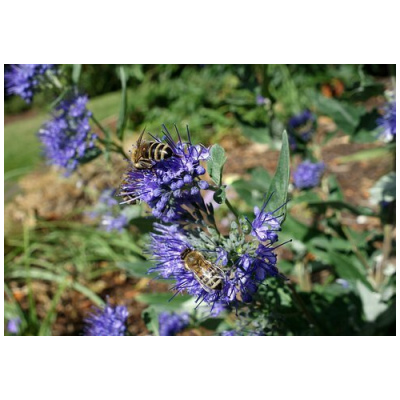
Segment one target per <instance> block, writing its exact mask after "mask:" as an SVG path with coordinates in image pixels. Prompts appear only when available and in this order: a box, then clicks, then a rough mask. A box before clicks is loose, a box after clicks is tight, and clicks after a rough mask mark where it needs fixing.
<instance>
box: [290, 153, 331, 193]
mask: <svg viewBox="0 0 400 400" xmlns="http://www.w3.org/2000/svg"><path fill="white" fill-rule="evenodd" d="M324 169H325V164H324V163H323V162H319V163H315V164H314V163H312V162H311V161H309V160H307V161H304V162H302V163H301V164H300V165H299V166H298V167H297V169H296V171H295V172H294V173H293V180H294V184H295V186H296V187H298V188H299V189H305V188H312V187H314V186H317V185H318V184H319V182H320V179H321V176H322V174H323V172H324Z"/></svg>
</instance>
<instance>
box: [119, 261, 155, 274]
mask: <svg viewBox="0 0 400 400" xmlns="http://www.w3.org/2000/svg"><path fill="white" fill-rule="evenodd" d="M153 266H154V264H153V263H151V262H150V261H135V262H117V267H118V268H121V269H123V270H125V271H127V272H128V273H129V274H130V275H132V276H135V277H137V278H143V277H147V278H149V277H151V275H149V268H151V267H153Z"/></svg>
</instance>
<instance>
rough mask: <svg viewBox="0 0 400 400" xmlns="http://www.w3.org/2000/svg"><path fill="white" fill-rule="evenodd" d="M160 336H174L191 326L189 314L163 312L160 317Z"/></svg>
mask: <svg viewBox="0 0 400 400" xmlns="http://www.w3.org/2000/svg"><path fill="white" fill-rule="evenodd" d="M158 324H159V331H160V336H174V335H176V334H177V333H179V332H182V331H183V330H184V329H185V328H186V327H187V326H188V325H189V314H188V313H186V312H184V313H180V314H177V313H168V312H161V313H160V314H159V316H158Z"/></svg>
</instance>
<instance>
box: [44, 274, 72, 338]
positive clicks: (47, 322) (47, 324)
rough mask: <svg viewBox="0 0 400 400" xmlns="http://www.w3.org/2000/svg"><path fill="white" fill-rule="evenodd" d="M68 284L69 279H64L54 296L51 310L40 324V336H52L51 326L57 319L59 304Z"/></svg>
mask: <svg viewBox="0 0 400 400" xmlns="http://www.w3.org/2000/svg"><path fill="white" fill-rule="evenodd" d="M67 286H68V281H67V279H65V280H64V282H62V283H60V284H59V286H58V289H57V292H56V294H55V295H54V297H53V300H52V301H51V303H50V307H49V310H48V311H47V314H46V316H45V318H44V320H43V321H42V323H41V324H40V329H39V334H38V335H39V336H50V335H51V326H52V325H53V323H54V320H55V319H56V316H57V310H56V307H57V304H58V303H59V302H60V299H61V295H62V294H63V293H64V291H65V289H66V288H67Z"/></svg>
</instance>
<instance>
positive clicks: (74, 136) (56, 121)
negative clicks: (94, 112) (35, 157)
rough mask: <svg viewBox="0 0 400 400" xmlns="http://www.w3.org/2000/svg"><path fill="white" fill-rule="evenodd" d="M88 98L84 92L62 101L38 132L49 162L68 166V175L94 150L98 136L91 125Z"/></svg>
mask: <svg viewBox="0 0 400 400" xmlns="http://www.w3.org/2000/svg"><path fill="white" fill-rule="evenodd" d="M87 101H88V98H87V96H84V95H78V96H75V97H72V98H70V99H67V100H63V101H61V102H60V104H59V105H58V106H57V107H56V109H55V110H54V113H53V118H52V119H51V120H50V121H47V122H46V123H45V124H44V125H43V126H42V128H41V129H40V130H39V132H38V136H39V139H40V140H41V142H42V144H43V150H44V154H45V156H46V157H47V159H48V163H49V164H54V165H58V166H60V167H63V168H65V169H66V170H67V174H69V173H71V172H72V171H74V170H75V169H76V167H77V166H78V164H79V161H80V159H81V158H82V157H84V155H85V153H86V152H87V151H89V150H93V149H94V140H95V138H96V135H95V134H94V133H93V132H92V131H91V128H90V124H89V118H90V116H91V112H90V111H88V110H87V109H86V104H87Z"/></svg>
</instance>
